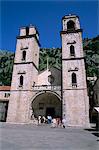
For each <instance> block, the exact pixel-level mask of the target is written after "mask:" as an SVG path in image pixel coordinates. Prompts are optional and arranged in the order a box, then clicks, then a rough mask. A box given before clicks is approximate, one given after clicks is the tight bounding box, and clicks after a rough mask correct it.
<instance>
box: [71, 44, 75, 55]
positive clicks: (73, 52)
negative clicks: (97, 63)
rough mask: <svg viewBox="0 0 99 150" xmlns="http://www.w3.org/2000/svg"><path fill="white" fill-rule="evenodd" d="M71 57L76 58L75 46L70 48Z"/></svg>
mask: <svg viewBox="0 0 99 150" xmlns="http://www.w3.org/2000/svg"><path fill="white" fill-rule="evenodd" d="M70 56H75V48H74V46H73V45H71V46H70Z"/></svg>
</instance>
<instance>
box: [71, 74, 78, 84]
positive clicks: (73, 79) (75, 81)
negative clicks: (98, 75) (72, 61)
mask: <svg viewBox="0 0 99 150" xmlns="http://www.w3.org/2000/svg"><path fill="white" fill-rule="evenodd" d="M72 86H73V87H77V77H76V74H75V73H72Z"/></svg>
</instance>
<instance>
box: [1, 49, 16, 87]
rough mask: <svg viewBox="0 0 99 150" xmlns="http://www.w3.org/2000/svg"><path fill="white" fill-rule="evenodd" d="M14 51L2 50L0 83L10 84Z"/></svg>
mask: <svg viewBox="0 0 99 150" xmlns="http://www.w3.org/2000/svg"><path fill="white" fill-rule="evenodd" d="M13 61H14V53H12V52H9V51H1V50H0V85H10V84H11V78H12V69H13Z"/></svg>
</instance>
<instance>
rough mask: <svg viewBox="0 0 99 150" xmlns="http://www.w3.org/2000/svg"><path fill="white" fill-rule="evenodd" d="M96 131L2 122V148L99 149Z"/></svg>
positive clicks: (35, 149) (0, 130) (18, 149)
mask: <svg viewBox="0 0 99 150" xmlns="http://www.w3.org/2000/svg"><path fill="white" fill-rule="evenodd" d="M93 133H94V134H93ZM96 133H97V132H95V131H93V130H91V129H90V131H88V130H84V129H81V128H70V127H68V128H65V129H64V128H51V127H50V126H48V125H43V126H34V125H32V124H31V125H15V124H14V125H12V124H6V123H0V135H1V136H0V137H1V138H0V150H98V149H99V145H98V144H99V143H98V140H99V139H98V137H97V136H95V135H97V134H96Z"/></svg>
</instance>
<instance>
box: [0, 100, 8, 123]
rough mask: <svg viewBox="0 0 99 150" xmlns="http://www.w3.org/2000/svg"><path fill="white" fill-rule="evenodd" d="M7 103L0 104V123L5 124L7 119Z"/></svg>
mask: <svg viewBox="0 0 99 150" xmlns="http://www.w3.org/2000/svg"><path fill="white" fill-rule="evenodd" d="M7 111H8V101H1V102H0V121H1V122H5V121H6V118H7Z"/></svg>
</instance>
